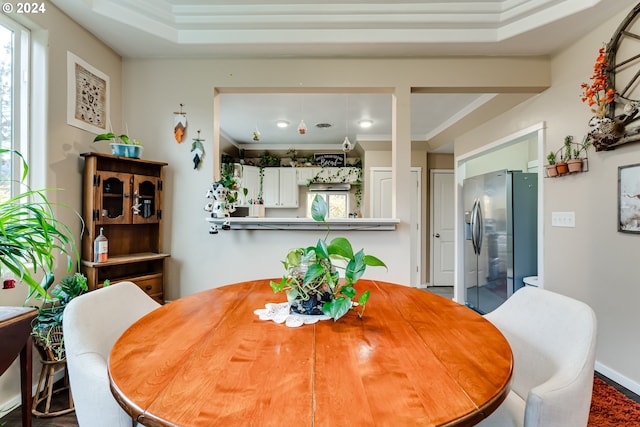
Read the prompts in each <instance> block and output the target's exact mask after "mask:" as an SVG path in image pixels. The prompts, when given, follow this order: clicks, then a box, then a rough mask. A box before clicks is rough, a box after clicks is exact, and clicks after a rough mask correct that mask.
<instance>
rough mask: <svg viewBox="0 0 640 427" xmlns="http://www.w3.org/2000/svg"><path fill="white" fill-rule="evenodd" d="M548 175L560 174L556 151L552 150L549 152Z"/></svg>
mask: <svg viewBox="0 0 640 427" xmlns="http://www.w3.org/2000/svg"><path fill="white" fill-rule="evenodd" d="M547 162H549V164H548V165H547V175H548V176H558V165H557V164H556V153H554V152H553V151H550V152H549V154H547Z"/></svg>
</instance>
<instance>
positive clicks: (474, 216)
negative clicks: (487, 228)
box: [469, 199, 478, 255]
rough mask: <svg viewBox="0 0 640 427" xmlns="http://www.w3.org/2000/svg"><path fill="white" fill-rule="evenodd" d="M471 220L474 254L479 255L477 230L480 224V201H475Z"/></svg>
mask: <svg viewBox="0 0 640 427" xmlns="http://www.w3.org/2000/svg"><path fill="white" fill-rule="evenodd" d="M470 219H471V220H470V221H469V222H470V228H471V245H472V246H473V253H474V254H476V255H478V242H477V236H476V228H477V224H478V199H476V200H474V201H473V207H472V208H471V218H470Z"/></svg>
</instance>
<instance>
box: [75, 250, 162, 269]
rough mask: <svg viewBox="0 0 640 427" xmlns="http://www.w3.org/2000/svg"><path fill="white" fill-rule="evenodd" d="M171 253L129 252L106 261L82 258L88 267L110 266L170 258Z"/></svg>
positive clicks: (83, 263)
mask: <svg viewBox="0 0 640 427" xmlns="http://www.w3.org/2000/svg"><path fill="white" fill-rule="evenodd" d="M170 256H171V255H170V254H164V253H160V254H156V253H152V252H143V253H138V254H127V255H118V256H110V257H109V259H108V260H107V261H106V262H93V261H87V260H82V265H84V266H87V267H97V268H100V267H108V266H111V265H122V264H131V263H134V262H144V261H153V260H156V259H162V258H168V257H170Z"/></svg>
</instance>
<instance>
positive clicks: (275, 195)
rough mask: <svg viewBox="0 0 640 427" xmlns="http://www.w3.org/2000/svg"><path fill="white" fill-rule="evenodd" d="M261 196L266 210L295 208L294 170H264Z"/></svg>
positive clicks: (296, 202) (295, 179) (296, 205)
mask: <svg viewBox="0 0 640 427" xmlns="http://www.w3.org/2000/svg"><path fill="white" fill-rule="evenodd" d="M262 194H263V198H264V206H265V207H266V208H297V207H298V181H297V177H296V170H295V169H294V168H264V178H263V182H262Z"/></svg>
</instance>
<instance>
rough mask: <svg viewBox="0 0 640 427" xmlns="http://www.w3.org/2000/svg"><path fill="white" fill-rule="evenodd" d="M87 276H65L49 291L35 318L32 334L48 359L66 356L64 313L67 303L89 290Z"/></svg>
mask: <svg viewBox="0 0 640 427" xmlns="http://www.w3.org/2000/svg"><path fill="white" fill-rule="evenodd" d="M87 289H88V288H87V277H86V276H85V275H84V274H82V273H75V274H74V275H69V276H65V277H64V278H63V279H62V280H61V281H60V283H59V284H57V285H55V286H53V287H52V288H51V289H46V290H47V291H48V296H47V297H46V298H42V297H38V299H41V300H42V305H41V306H40V307H39V308H38V315H37V317H36V318H35V319H34V322H33V323H32V325H31V326H32V328H31V335H32V336H33V337H34V339H35V341H36V343H37V344H38V345H39V346H40V347H41V348H42V349H43V350H44V353H45V354H46V355H47V360H62V359H64V357H65V354H64V346H63V338H62V315H63V313H64V309H65V308H66V306H67V304H69V302H71V300H72V299H74V298H75V297H77V296H79V295H82V294H83V293H84V292H86V291H87Z"/></svg>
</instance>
